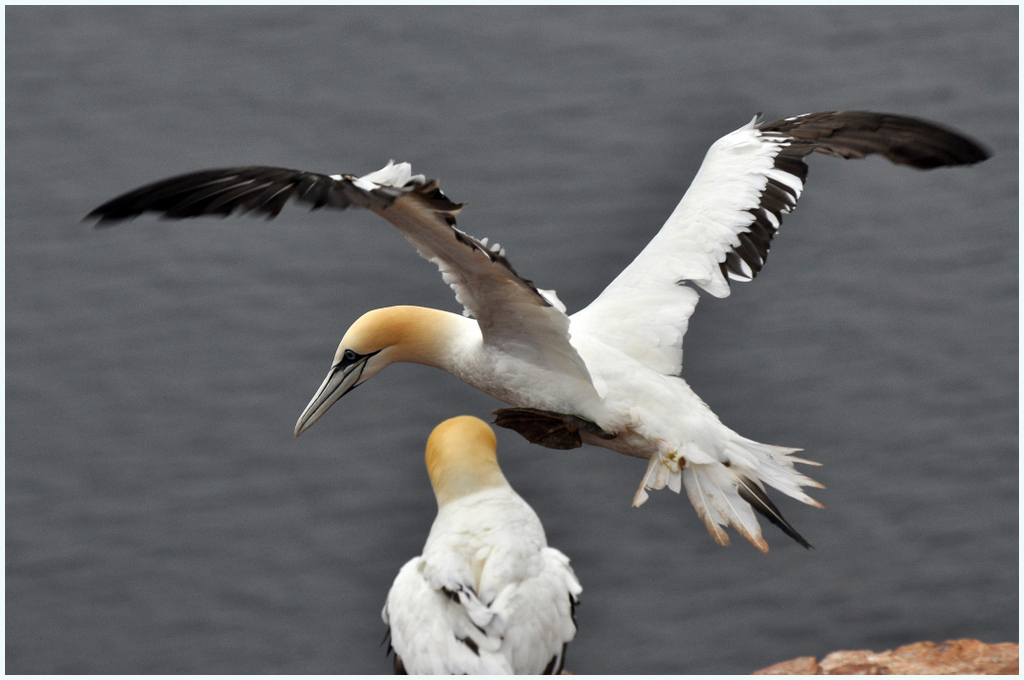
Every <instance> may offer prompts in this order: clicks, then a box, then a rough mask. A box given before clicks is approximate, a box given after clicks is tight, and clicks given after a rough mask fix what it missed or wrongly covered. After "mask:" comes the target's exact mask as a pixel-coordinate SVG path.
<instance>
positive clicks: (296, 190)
mask: <svg viewBox="0 0 1024 680" xmlns="http://www.w3.org/2000/svg"><path fill="white" fill-rule="evenodd" d="M293 199H294V200H295V201H297V202H300V203H304V204H307V205H309V206H311V208H312V209H313V210H316V209H319V208H323V207H332V208H339V209H342V210H344V209H346V208H349V207H358V208H365V209H367V210H371V211H373V212H375V213H377V214H378V215H380V216H381V217H383V218H384V219H385V220H387V221H388V222H390V223H391V224H393V225H394V226H395V227H397V228H398V229H399V231H401V232H402V234H403V235H404V236H405V238H406V239H407V240H408V241H409V242H410V243H412V244H413V245H414V246H416V249H417V250H418V251H419V253H420V255H422V256H423V257H425V258H426V259H428V260H430V261H431V262H434V263H435V264H437V266H438V267H439V268H440V270H441V274H442V276H443V277H444V280H445V282H447V283H448V284H449V285H450V286H451V287H452V288H453V289H454V290H455V297H456V298H457V299H458V301H459V302H460V303H461V304H462V305H463V307H464V308H465V313H466V314H468V315H471V316H473V317H474V318H475V319H476V320H477V322H478V323H479V325H480V329H481V331H482V333H483V337H484V341H485V342H487V343H488V344H491V345H493V346H495V347H498V348H500V349H502V350H504V351H506V352H509V353H511V354H514V355H516V356H519V357H521V358H523V359H526V360H527V361H531V362H533V363H535V364H538V365H541V366H544V367H545V368H548V369H551V370H557V371H560V372H562V373H564V374H567V375H570V376H573V377H575V378H577V379H582V380H583V381H585V382H587V383H589V382H590V376H589V373H588V372H587V369H586V365H585V364H584V363H583V360H582V359H581V358H580V356H579V355H578V354H577V352H576V350H575V349H574V348H573V347H572V345H571V344H569V335H568V329H569V319H568V317H566V315H565V308H564V306H562V304H561V303H560V302H559V301H558V298H557V297H556V296H555V295H554V292H553V291H541V290H539V289H538V288H537V287H536V286H534V285H533V283H532V282H530V281H528V280H526V279H524V278H523V277H521V276H519V274H517V273H516V271H515V269H513V268H512V265H511V264H510V263H509V261H508V260H507V259H506V258H505V253H504V250H503V249H502V248H500V247H498V246H497V245H496V244H495V245H492V246H488V245H487V240H486V239H484V240H482V241H481V240H477V239H475V238H473V237H472V236H469V235H467V234H465V233H464V232H462V231H460V230H459V229H458V228H457V227H456V224H455V217H456V215H458V214H459V212H460V211H461V210H462V208H463V205H464V204H461V203H454V202H452V201H451V200H450V199H449V198H448V197H447V196H445V195H444V194H443V193H442V192H441V190H440V189H439V188H438V183H437V181H436V180H429V181H428V180H426V179H424V177H423V176H422V175H413V174H412V171H411V168H410V166H409V164H408V163H398V164H394V163H390V162H389V163H388V165H387V166H385V167H384V168H382V169H380V170H378V171H376V172H373V173H370V174H368V175H364V176H363V177H356V176H354V175H323V174H319V173H314V172H304V171H301V170H289V169H286V168H273V167H244V168H225V169H220V170H204V171H202V172H195V173H191V174H187V175H181V176H178V177H172V178H170V179H165V180H162V181H159V182H155V183H153V184H149V185H146V186H144V187H141V188H139V189H136V190H134V191H131V192H129V193H127V194H124V195H123V196H119V197H117V198H115V199H113V200H110V201H108V202H106V203H104V204H103V205H101V206H99V207H98V208H96V209H95V210H93V211H92V212H91V213H89V215H88V216H87V217H86V219H96V220H98V224H97V226H106V225H109V224H112V223H114V222H118V221H120V220H125V219H129V218H133V217H136V216H138V215H141V214H142V213H145V212H155V213H159V214H161V215H163V216H165V217H168V218H172V219H180V218H186V217H199V216H203V215H216V216H220V217H226V216H227V215H230V214H232V213H234V212H238V213H241V214H244V213H250V212H251V213H255V214H264V215H266V216H267V217H268V218H273V217H275V216H276V215H277V214H278V213H280V212H281V209H282V208H283V207H284V205H285V204H286V203H287V202H288V201H289V200H293Z"/></svg>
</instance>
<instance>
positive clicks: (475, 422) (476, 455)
mask: <svg viewBox="0 0 1024 680" xmlns="http://www.w3.org/2000/svg"><path fill="white" fill-rule="evenodd" d="M497 449H498V441H497V439H496V438H495V436H494V430H492V429H491V427H490V426H489V425H488V424H487V423H485V422H484V421H482V420H480V419H479V418H474V417H473V416H458V417H455V418H451V419H449V420H446V421H444V422H443V423H441V424H440V425H438V426H437V427H435V428H434V431H433V432H431V433H430V438H429V439H428V440H427V455H426V459H427V472H428V473H429V474H430V483H431V485H432V486H433V487H434V495H435V496H437V505H438V507H444V505H446V504H447V503H450V502H451V501H454V500H456V499H458V498H462V497H463V496H467V495H469V494H471V493H475V492H477V491H482V490H484V489H490V488H495V487H501V486H508V482H507V481H506V480H505V475H503V474H502V473H501V468H500V467H498V454H497Z"/></svg>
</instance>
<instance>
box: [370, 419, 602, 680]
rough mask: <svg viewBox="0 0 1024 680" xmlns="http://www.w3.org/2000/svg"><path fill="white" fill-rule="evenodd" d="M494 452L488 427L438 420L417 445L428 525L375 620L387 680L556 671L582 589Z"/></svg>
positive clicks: (570, 634)
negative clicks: (386, 639) (391, 660)
mask: <svg viewBox="0 0 1024 680" xmlns="http://www.w3.org/2000/svg"><path fill="white" fill-rule="evenodd" d="M496 446H497V441H496V440H495V438H494V432H493V431H492V430H491V428H490V426H488V425H487V423H485V422H483V421H482V420H480V419H479V418H474V417H472V416H459V417H457V418H452V419H450V420H446V421H444V422H443V423H441V424H440V425H438V426H437V427H436V428H434V431H433V432H432V433H431V434H430V438H429V439H428V440H427V455H426V459H427V471H428V472H429V473H430V483H431V485H432V486H433V487H434V494H435V495H436V496H437V519H435V520H434V525H433V526H432V527H431V528H430V536H429V537H428V538H427V543H426V545H424V546H423V554H422V555H421V556H419V557H415V558H413V559H411V560H409V561H408V562H406V564H405V566H403V567H402V569H401V570H400V571H399V572H398V576H397V577H396V578H395V582H394V585H392V586H391V591H390V592H389V593H388V597H387V603H386V604H385V605H384V611H383V612H382V613H381V615H382V617H383V618H384V623H385V624H386V625H387V626H388V630H389V634H390V637H391V648H392V650H393V651H394V653H395V672H396V673H409V674H432V675H463V674H470V675H480V674H487V675H498V674H507V673H516V674H530V675H537V674H541V673H543V674H546V675H547V674H556V675H557V674H558V673H560V672H561V670H562V666H563V665H564V663H565V648H566V646H567V645H568V644H569V642H570V641H572V639H573V637H575V636H576V621H575V617H574V611H575V607H576V604H577V602H578V600H577V598H578V596H579V594H580V592H582V590H583V589H582V588H581V587H580V583H579V581H578V580H577V579H576V575H575V574H574V573H573V571H572V568H571V567H570V566H569V558H568V557H566V556H565V555H563V554H562V553H561V552H559V551H558V550H555V549H554V548H549V547H548V544H547V539H546V538H545V537H544V527H543V526H541V523H540V520H539V519H538V518H537V513H535V512H534V511H533V508H531V507H530V506H529V505H527V503H526V501H524V500H523V499H522V498H520V497H519V494H517V493H516V492H515V491H514V490H513V489H512V487H511V486H509V484H508V482H507V481H506V480H505V476H504V475H503V474H502V473H501V468H500V467H499V466H498V459H497V454H496Z"/></svg>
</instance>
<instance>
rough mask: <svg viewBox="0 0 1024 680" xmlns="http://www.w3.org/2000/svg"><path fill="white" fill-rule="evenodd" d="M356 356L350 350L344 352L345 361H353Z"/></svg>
mask: <svg viewBox="0 0 1024 680" xmlns="http://www.w3.org/2000/svg"><path fill="white" fill-rule="evenodd" d="M357 356H358V355H357V354H356V353H355V352H353V351H352V350H350V349H347V350H345V361H355V360H356V357H357Z"/></svg>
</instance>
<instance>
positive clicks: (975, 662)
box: [755, 640, 1020, 675]
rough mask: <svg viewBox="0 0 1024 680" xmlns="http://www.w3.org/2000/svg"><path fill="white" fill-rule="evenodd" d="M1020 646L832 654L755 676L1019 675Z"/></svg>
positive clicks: (971, 644) (970, 644) (919, 646)
mask: <svg viewBox="0 0 1024 680" xmlns="http://www.w3.org/2000/svg"><path fill="white" fill-rule="evenodd" d="M1019 656H1020V646H1019V645H1018V644H1016V643H1014V642H1004V643H1000V644H994V645H988V644H985V643H984V642H980V641H978V640H947V641H946V642H942V643H938V644H937V643H934V642H916V643H914V644H912V645H906V646H904V647H899V648H897V649H894V650H890V651H885V652H880V653H878V654H876V653H875V652H872V651H871V650H860V651H842V652H832V653H831V654H829V655H828V656H826V657H825V658H824V659H822V660H821V663H820V664H819V663H816V662H815V659H814V657H810V656H805V657H800V658H799V659H793V660H791V661H783V662H782V663H777V664H775V665H774V666H769V667H768V668H764V669H762V670H760V671H756V672H755V675H815V674H823V675H1017V673H1018V669H1019Z"/></svg>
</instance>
